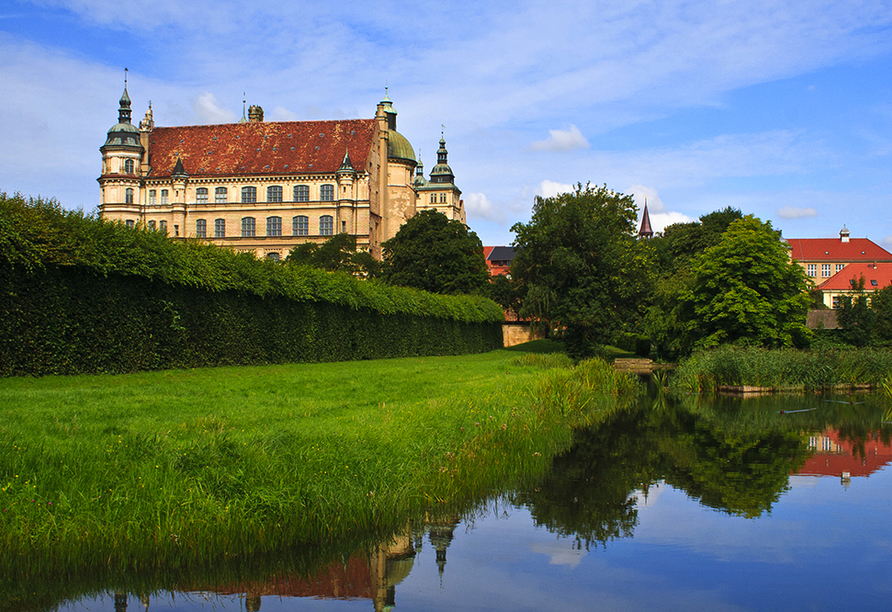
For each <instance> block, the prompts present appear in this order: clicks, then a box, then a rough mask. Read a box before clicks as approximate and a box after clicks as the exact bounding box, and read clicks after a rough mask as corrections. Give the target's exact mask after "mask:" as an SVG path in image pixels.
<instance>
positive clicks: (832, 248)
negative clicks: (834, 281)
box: [787, 238, 892, 262]
mask: <svg viewBox="0 0 892 612" xmlns="http://www.w3.org/2000/svg"><path fill="white" fill-rule="evenodd" d="M787 242H789V243H790V249H791V251H792V254H793V259H795V260H796V261H840V262H845V261H892V253H889V251H887V250H886V249H884V248H882V247H881V246H879V245H877V244H874V243H873V242H871V241H870V240H868V239H867V238H851V239H850V240H849V241H848V242H843V241H842V240H840V239H839V238H788V239H787Z"/></svg>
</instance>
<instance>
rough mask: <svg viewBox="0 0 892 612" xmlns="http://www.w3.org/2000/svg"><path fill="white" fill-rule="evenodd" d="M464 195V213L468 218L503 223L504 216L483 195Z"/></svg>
mask: <svg viewBox="0 0 892 612" xmlns="http://www.w3.org/2000/svg"><path fill="white" fill-rule="evenodd" d="M463 195H464V198H463V199H464V201H465V211H466V212H467V214H468V215H469V216H472V217H477V218H480V219H486V220H488V221H503V220H504V215H503V214H502V212H501V211H500V210H499V209H498V207H496V206H494V205H493V203H492V202H490V201H489V199H488V198H487V197H486V194H483V193H466V194H463Z"/></svg>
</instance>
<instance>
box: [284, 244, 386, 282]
mask: <svg viewBox="0 0 892 612" xmlns="http://www.w3.org/2000/svg"><path fill="white" fill-rule="evenodd" d="M285 262H286V263H289V264H295V265H304V266H310V267H311V268H319V269H321V270H327V271H329V272H334V271H341V272H348V273H350V274H354V275H358V276H362V277H366V278H372V277H375V276H377V275H378V273H379V271H380V264H379V263H378V261H377V260H376V259H375V258H374V257H372V255H371V253H369V252H367V251H357V250H356V237H355V236H351V235H350V234H337V235H335V236H332V237H331V238H329V239H328V240H326V241H325V242H323V243H322V244H321V245H318V244H316V243H315V242H305V243H303V244H299V245H297V246H296V247H294V248H293V249H291V252H290V253H289V254H288V257H287V258H286V259H285Z"/></svg>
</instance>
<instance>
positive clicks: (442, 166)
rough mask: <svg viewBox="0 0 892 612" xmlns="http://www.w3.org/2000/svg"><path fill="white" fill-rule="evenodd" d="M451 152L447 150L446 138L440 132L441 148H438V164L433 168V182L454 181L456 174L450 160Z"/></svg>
mask: <svg viewBox="0 0 892 612" xmlns="http://www.w3.org/2000/svg"><path fill="white" fill-rule="evenodd" d="M448 156H449V153H448V152H447V151H446V138H445V137H444V136H443V134H442V133H441V134H440V148H439V149H438V150H437V165H436V166H434V169H433V170H431V183H454V182H455V175H454V174H453V173H452V168H450V167H449V162H448Z"/></svg>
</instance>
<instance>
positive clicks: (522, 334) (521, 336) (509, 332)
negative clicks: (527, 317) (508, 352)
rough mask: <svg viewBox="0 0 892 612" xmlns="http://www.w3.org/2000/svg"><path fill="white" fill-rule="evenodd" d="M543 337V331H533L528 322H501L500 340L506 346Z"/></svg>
mask: <svg viewBox="0 0 892 612" xmlns="http://www.w3.org/2000/svg"><path fill="white" fill-rule="evenodd" d="M544 337H545V334H544V333H542V332H541V331H534V330H533V329H532V328H531V327H530V324H529V323H526V322H523V321H521V322H516V323H507V322H506V323H502V342H503V343H504V344H505V346H506V347H508V346H516V345H518V344H523V343H524V342H530V341H532V340H540V339H542V338H544Z"/></svg>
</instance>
